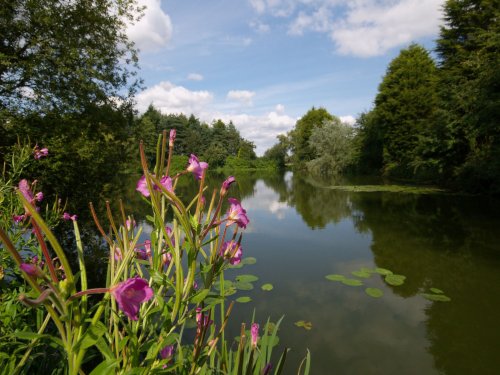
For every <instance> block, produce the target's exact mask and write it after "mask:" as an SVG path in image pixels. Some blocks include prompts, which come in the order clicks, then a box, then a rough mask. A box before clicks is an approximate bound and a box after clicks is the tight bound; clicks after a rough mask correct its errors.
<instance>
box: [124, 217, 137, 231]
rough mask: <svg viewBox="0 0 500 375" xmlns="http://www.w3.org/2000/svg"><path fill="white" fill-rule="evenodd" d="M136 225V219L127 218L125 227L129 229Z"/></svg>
mask: <svg viewBox="0 0 500 375" xmlns="http://www.w3.org/2000/svg"><path fill="white" fill-rule="evenodd" d="M135 225H136V224H135V220H130V219H127V220H125V227H126V228H127V230H131V229H132V228H135Z"/></svg>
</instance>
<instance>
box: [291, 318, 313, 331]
mask: <svg viewBox="0 0 500 375" xmlns="http://www.w3.org/2000/svg"><path fill="white" fill-rule="evenodd" d="M295 325H296V326H297V327H302V328H304V329H306V330H308V331H310V330H311V328H312V323H311V322H306V321H305V320H299V321H298V322H295Z"/></svg>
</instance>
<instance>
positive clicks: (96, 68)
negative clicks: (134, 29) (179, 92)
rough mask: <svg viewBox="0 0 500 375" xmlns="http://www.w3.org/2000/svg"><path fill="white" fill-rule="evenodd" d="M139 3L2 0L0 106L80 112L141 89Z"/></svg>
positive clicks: (16, 109) (132, 0)
mask: <svg viewBox="0 0 500 375" xmlns="http://www.w3.org/2000/svg"><path fill="white" fill-rule="evenodd" d="M139 14H140V13H139V9H138V8H137V6H136V4H135V0H94V1H88V0H85V1H53V0H1V1H0V35H1V36H2V37H1V38H0V108H2V109H6V110H8V111H10V112H26V111H30V110H44V111H54V110H57V111H64V112H65V111H71V112H75V111H76V112H82V111H84V110H85V107H86V106H87V105H88V104H89V103H101V104H104V103H106V104H108V105H114V106H115V107H116V104H117V103H118V102H120V101H122V100H123V99H128V98H129V96H130V95H131V94H133V93H134V91H135V90H136V88H137V86H138V81H137V80H136V78H135V69H134V67H135V64H136V63H137V53H136V50H135V49H134V47H133V43H132V42H130V41H129V40H128V39H127V35H126V30H125V22H132V21H133V20H134V18H136V17H137V16H138V15H139Z"/></svg>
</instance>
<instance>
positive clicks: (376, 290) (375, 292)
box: [365, 288, 384, 298]
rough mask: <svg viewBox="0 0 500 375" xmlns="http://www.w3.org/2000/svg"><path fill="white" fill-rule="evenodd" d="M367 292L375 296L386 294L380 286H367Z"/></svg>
mask: <svg viewBox="0 0 500 375" xmlns="http://www.w3.org/2000/svg"><path fill="white" fill-rule="evenodd" d="M365 293H366V294H368V295H369V296H370V297H373V298H380V297H382V296H383V295H384V292H382V291H381V290H380V289H379V288H366V289H365Z"/></svg>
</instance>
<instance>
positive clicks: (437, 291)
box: [431, 288, 444, 294]
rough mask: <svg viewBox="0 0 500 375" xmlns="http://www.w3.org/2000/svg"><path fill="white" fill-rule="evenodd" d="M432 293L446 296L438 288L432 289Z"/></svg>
mask: <svg viewBox="0 0 500 375" xmlns="http://www.w3.org/2000/svg"><path fill="white" fill-rule="evenodd" d="M431 292H432V293H435V294H444V292H443V291H442V290H441V289H438V288H431Z"/></svg>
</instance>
